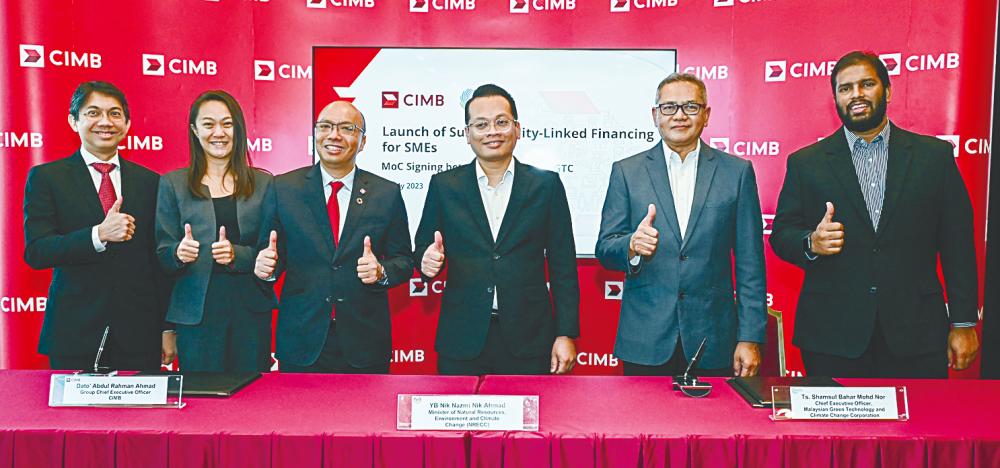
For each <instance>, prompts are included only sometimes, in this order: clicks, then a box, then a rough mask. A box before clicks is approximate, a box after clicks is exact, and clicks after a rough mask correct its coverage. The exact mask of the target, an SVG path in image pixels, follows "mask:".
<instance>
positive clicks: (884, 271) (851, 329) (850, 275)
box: [771, 125, 978, 358]
mask: <svg viewBox="0 0 1000 468" xmlns="http://www.w3.org/2000/svg"><path fill="white" fill-rule="evenodd" d="M828 201H829V202H832V203H833V205H834V210H835V211H834V216H833V220H834V221H836V222H840V223H843V224H844V248H843V250H841V252H840V253H839V254H836V255H831V256H825V257H822V256H821V257H819V258H817V259H816V260H814V261H809V260H807V259H806V256H805V247H804V245H803V241H804V239H805V238H806V237H807V236H808V235H809V233H810V232H812V231H813V230H814V229H816V225H817V224H818V223H819V221H820V219H821V218H822V217H823V214H824V213H825V211H826V206H825V203H826V202H828ZM771 247H772V248H773V249H774V252H775V253H776V254H778V256H779V257H781V258H782V259H784V260H786V261H788V262H791V263H793V264H795V265H797V266H799V267H800V268H802V269H803V270H804V271H805V282H804V283H803V284H802V291H801V293H800V294H799V302H798V309H797V310H796V313H795V337H794V340H793V343H795V345H796V346H798V347H800V348H802V349H804V350H807V351H814V352H820V353H825V354H832V355H835V356H842V357H847V358H856V357H858V356H860V355H861V354H862V353H863V352H864V351H865V349H866V348H867V346H868V341H869V339H870V338H871V336H872V332H873V330H874V327H875V321H876V320H878V321H879V324H880V326H881V329H882V332H883V334H884V335H885V339H886V342H887V343H888V345H889V348H890V350H891V351H892V352H893V353H895V354H897V355H901V356H908V355H915V354H922V353H928V352H932V351H943V350H944V348H945V347H946V346H947V339H948V338H947V336H948V331H949V316H948V310H949V309H950V311H951V317H950V321H951V322H974V321H976V320H977V317H978V315H977V312H976V305H977V299H976V298H977V294H978V292H977V291H978V285H977V279H976V258H975V246H974V244H973V234H972V204H971V203H970V201H969V194H968V192H967V191H966V189H965V184H964V183H963V181H962V177H961V175H960V174H959V172H958V167H957V166H956V165H955V160H954V157H953V153H952V147H951V145H949V144H948V143H946V142H943V141H941V140H938V139H937V138H932V137H928V136H924V135H918V134H916V133H912V132H908V131H906V130H903V129H901V128H899V127H897V126H895V125H893V126H892V129H891V131H890V133H889V161H888V171H887V174H886V183H885V201H884V202H883V207H882V214H881V217H880V219H879V226H878V230H877V231H876V230H875V229H873V228H872V223H871V218H870V217H869V215H868V209H867V208H866V205H865V201H864V197H863V195H862V194H861V187H860V185H859V184H858V178H857V173H856V172H855V169H854V165H853V163H852V161H851V152H850V148H848V146H847V138H846V136H845V135H844V130H843V128H841V129H838V130H837V131H836V132H834V133H833V135H830V136H829V137H827V138H825V139H823V140H821V141H820V142H818V143H815V144H812V145H809V146H807V147H805V148H803V149H801V150H799V151H796V152H795V153H793V154H792V155H791V156H789V157H788V169H787V172H786V174H785V182H784V185H783V186H782V188H781V195H780V196H779V198H778V209H777V213H776V215H775V218H774V228H773V231H772V234H771ZM938 255H940V257H941V266H942V270H943V272H944V278H945V281H946V282H947V284H948V299H949V307H948V308H947V309H946V308H945V301H944V296H943V293H942V290H941V283H940V282H939V281H938V275H937V264H938Z"/></svg>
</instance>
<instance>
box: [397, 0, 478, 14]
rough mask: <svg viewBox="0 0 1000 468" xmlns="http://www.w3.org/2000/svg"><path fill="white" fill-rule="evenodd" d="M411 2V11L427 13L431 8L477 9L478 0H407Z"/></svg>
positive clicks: (447, 9)
mask: <svg viewBox="0 0 1000 468" xmlns="http://www.w3.org/2000/svg"><path fill="white" fill-rule="evenodd" d="M407 1H408V2H410V13H427V12H429V11H430V10H431V9H434V10H436V11H451V10H464V11H470V10H475V9H476V0H407Z"/></svg>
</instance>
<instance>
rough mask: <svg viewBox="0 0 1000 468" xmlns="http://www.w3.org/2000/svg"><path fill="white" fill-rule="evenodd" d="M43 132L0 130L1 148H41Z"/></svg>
mask: <svg viewBox="0 0 1000 468" xmlns="http://www.w3.org/2000/svg"><path fill="white" fill-rule="evenodd" d="M41 147H42V134H41V133H38V132H6V131H0V148H41Z"/></svg>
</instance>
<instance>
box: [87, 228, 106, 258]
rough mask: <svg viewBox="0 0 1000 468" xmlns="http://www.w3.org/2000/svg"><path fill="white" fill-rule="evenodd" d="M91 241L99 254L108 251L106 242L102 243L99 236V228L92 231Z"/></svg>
mask: <svg viewBox="0 0 1000 468" xmlns="http://www.w3.org/2000/svg"><path fill="white" fill-rule="evenodd" d="M90 240H91V242H93V243H94V250H95V251H97V252H98V253H100V252H104V251H105V250H107V248H108V246H107V244H105V243H104V242H101V236H99V235H98V234H97V226H94V227H93V228H91V229H90Z"/></svg>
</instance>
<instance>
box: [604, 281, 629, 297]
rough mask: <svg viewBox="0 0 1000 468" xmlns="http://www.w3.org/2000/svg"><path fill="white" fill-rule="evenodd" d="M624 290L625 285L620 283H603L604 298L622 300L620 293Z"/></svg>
mask: <svg viewBox="0 0 1000 468" xmlns="http://www.w3.org/2000/svg"><path fill="white" fill-rule="evenodd" d="M624 290H625V283H624V282H622V281H605V282H604V298H605V299H610V300H613V301H620V300H622V292H623V291H624Z"/></svg>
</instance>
